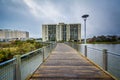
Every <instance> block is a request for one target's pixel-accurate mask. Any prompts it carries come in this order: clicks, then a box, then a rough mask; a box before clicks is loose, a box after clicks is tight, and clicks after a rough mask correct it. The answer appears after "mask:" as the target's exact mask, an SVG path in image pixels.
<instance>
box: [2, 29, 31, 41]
mask: <svg viewBox="0 0 120 80" xmlns="http://www.w3.org/2000/svg"><path fill="white" fill-rule="evenodd" d="M28 38H29V32H26V31H19V30H10V29H0V41H11V40H16V39H18V40H25V39H28Z"/></svg>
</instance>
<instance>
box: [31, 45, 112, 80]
mask: <svg viewBox="0 0 120 80" xmlns="http://www.w3.org/2000/svg"><path fill="white" fill-rule="evenodd" d="M96 79H97V80H114V79H113V78H112V77H111V76H110V75H108V74H107V73H105V72H104V71H103V70H101V69H100V68H99V67H97V66H96V65H94V64H93V63H92V62H90V61H89V60H88V59H86V58H85V57H83V56H82V55H80V54H79V53H78V52H77V51H76V50H74V49H73V48H71V47H69V46H68V45H65V44H63V43H58V44H57V46H56V48H55V49H54V50H53V51H52V53H51V54H50V56H49V57H48V58H47V60H46V61H45V62H44V63H43V64H41V66H40V67H39V68H38V69H37V70H36V71H35V72H34V74H33V75H32V76H31V78H30V80H96Z"/></svg>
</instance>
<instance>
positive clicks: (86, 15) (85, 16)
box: [82, 14, 89, 45]
mask: <svg viewBox="0 0 120 80" xmlns="http://www.w3.org/2000/svg"><path fill="white" fill-rule="evenodd" d="M87 17H89V15H88V14H85V15H83V16H82V18H83V19H84V34H85V39H84V44H85V45H86V20H87Z"/></svg>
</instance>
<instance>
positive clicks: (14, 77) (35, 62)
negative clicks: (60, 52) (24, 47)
mask: <svg viewBox="0 0 120 80" xmlns="http://www.w3.org/2000/svg"><path fill="white" fill-rule="evenodd" d="M55 46H56V44H55V43H52V44H50V45H48V46H45V47H43V48H40V49H37V50H35V51H32V52H29V53H27V54H24V55H21V56H20V55H16V56H15V57H14V58H13V59H11V60H8V61H5V62H3V63H0V80H25V79H27V78H28V77H30V76H31V74H32V73H33V72H34V71H35V70H36V69H37V68H38V67H39V66H40V64H41V63H42V62H43V61H44V59H46V58H47V57H48V55H49V53H50V52H51V51H52V50H53V49H54V48H55Z"/></svg>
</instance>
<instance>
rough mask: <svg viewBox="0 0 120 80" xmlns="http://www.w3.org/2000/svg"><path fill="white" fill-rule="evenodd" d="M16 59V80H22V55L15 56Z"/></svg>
mask: <svg viewBox="0 0 120 80" xmlns="http://www.w3.org/2000/svg"><path fill="white" fill-rule="evenodd" d="M14 57H15V58H16V63H15V77H14V78H15V79H14V80H21V57H20V55H15V56H14Z"/></svg>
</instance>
